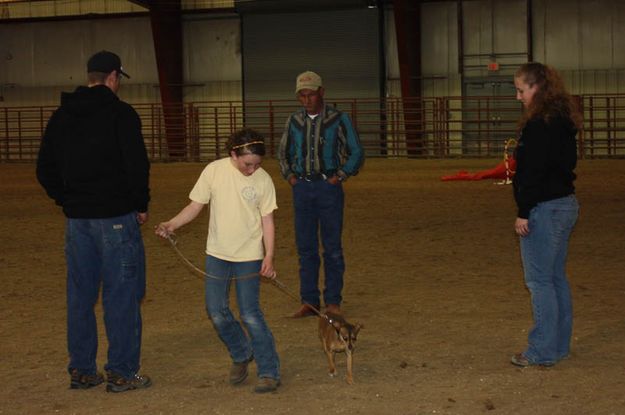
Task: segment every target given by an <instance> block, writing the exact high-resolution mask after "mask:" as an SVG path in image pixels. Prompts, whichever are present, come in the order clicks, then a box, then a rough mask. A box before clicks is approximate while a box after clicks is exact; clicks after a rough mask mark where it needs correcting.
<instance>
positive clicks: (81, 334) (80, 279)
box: [65, 212, 145, 378]
mask: <svg viewBox="0 0 625 415" xmlns="http://www.w3.org/2000/svg"><path fill="white" fill-rule="evenodd" d="M65 257H66V261H67V347H68V351H69V357H70V362H69V367H68V369H69V370H70V371H71V370H72V369H78V371H79V372H81V373H84V374H95V373H96V354H97V350H98V334H97V327H96V317H95V312H94V306H95V303H96V301H97V300H98V295H99V291H100V285H102V306H103V308H104V324H105V326H106V336H107V338H108V343H109V348H108V361H107V363H106V365H105V367H104V368H105V370H107V371H109V370H110V371H113V372H115V373H117V374H119V375H121V376H123V377H125V378H131V377H132V376H133V375H134V374H136V373H137V371H138V370H139V357H140V353H141V329H142V325H141V300H142V299H143V297H144V295H145V253H144V248H143V240H142V237H141V230H140V229H139V224H138V223H137V214H136V213H134V212H133V213H129V214H127V215H124V216H119V217H114V218H104V219H71V218H68V219H67V222H66V228H65Z"/></svg>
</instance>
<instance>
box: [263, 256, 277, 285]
mask: <svg viewBox="0 0 625 415" xmlns="http://www.w3.org/2000/svg"><path fill="white" fill-rule="evenodd" d="M260 275H262V276H263V277H265V278H269V279H270V280H273V279H275V278H276V270H275V269H274V268H273V259H272V258H269V257H265V258H264V259H263V264H262V265H261V267H260Z"/></svg>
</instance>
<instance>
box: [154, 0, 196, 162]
mask: <svg viewBox="0 0 625 415" xmlns="http://www.w3.org/2000/svg"><path fill="white" fill-rule="evenodd" d="M148 3H149V9H150V22H151V26H152V38H153V40H154V53H155V55H156V67H157V70H158V80H159V87H160V92H161V102H162V104H163V117H164V121H165V132H166V136H167V144H168V151H169V157H170V159H172V160H176V159H184V158H185V157H186V156H187V154H186V148H185V145H184V143H185V140H184V138H185V135H186V132H185V116H184V105H183V103H182V99H183V90H182V85H183V65H182V62H183V58H182V50H183V45H182V6H181V3H180V0H151V1H148Z"/></svg>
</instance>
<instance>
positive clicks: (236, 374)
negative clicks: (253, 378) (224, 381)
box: [229, 357, 253, 385]
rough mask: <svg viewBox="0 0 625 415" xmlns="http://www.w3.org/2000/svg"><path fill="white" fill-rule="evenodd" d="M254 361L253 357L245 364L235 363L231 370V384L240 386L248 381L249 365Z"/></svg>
mask: <svg viewBox="0 0 625 415" xmlns="http://www.w3.org/2000/svg"><path fill="white" fill-rule="evenodd" d="M252 360H253V358H252V357H250V358H249V359H247V360H246V361H244V362H234V363H233V364H232V367H231V368H230V375H229V378H230V384H231V385H238V384H239V383H241V382H243V381H244V380H245V379H247V365H248V364H249V363H250V362H251V361H252Z"/></svg>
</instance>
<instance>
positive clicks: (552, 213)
mask: <svg viewBox="0 0 625 415" xmlns="http://www.w3.org/2000/svg"><path fill="white" fill-rule="evenodd" d="M578 212H579V206H578V204H577V199H576V198H575V196H574V195H570V196H567V197H563V198H560V199H555V200H549V201H547V202H542V203H539V204H538V205H537V206H535V207H534V208H533V209H532V210H531V212H530V215H529V230H530V233H529V235H528V236H525V237H522V238H521V258H522V260H523V269H524V271H525V283H526V285H527V288H528V289H529V291H530V293H531V296H532V310H533V315H534V327H533V328H532V329H531V330H530V332H529V336H528V347H527V350H526V351H525V352H524V353H523V354H524V355H525V357H526V358H527V359H528V360H529V361H530V362H532V363H534V364H551V363H555V362H557V361H558V360H560V359H562V358H564V357H566V356H567V355H568V354H569V350H570V342H571V334H572V330H573V307H572V301H571V291H570V288H569V283H568V280H567V276H566V269H565V268H566V256H567V251H568V242H569V237H570V235H571V231H572V230H573V226H574V225H575V222H576V220H577V215H578Z"/></svg>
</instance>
